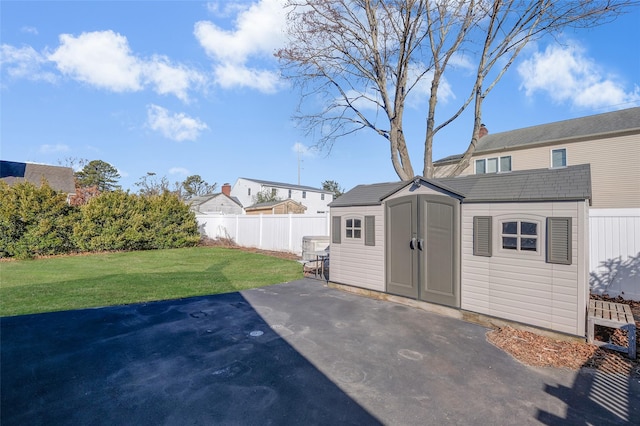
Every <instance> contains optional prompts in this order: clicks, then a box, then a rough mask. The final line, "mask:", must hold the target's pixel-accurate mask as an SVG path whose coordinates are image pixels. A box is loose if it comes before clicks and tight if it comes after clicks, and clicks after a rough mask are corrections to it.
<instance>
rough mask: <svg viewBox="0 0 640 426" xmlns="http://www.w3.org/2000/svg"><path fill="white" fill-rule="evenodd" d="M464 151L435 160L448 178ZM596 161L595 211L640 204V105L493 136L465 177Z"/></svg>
mask: <svg viewBox="0 0 640 426" xmlns="http://www.w3.org/2000/svg"><path fill="white" fill-rule="evenodd" d="M460 158H462V155H452V156H450V157H447V158H443V159H441V160H438V161H434V163H433V165H434V168H435V174H434V176H435V177H445V176H447V175H448V173H449V172H450V171H451V170H452V169H453V168H454V167H455V165H456V164H457V163H458V161H459V160H460ZM576 164H590V165H591V185H592V190H593V198H592V200H591V208H592V209H611V208H614V209H621V208H640V184H639V182H640V107H638V108H629V109H624V110H620V111H614V112H609V113H605V114H598V115H592V116H588V117H581V118H576V119H572V120H565V121H558V122H555V123H549V124H543V125H539V126H533V127H527V128H524V129H517V130H511V131H508V132H502V133H495V134H487V135H485V136H482V137H481V138H480V139H479V140H478V143H477V146H476V151H475V153H474V154H473V157H472V159H471V162H470V163H469V166H468V167H467V168H466V169H465V170H463V171H462V173H461V174H460V175H461V176H465V175H472V174H484V173H508V172H510V171H517V170H530V169H540V168H557V167H566V166H571V165H576Z"/></svg>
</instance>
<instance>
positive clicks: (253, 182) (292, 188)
mask: <svg viewBox="0 0 640 426" xmlns="http://www.w3.org/2000/svg"><path fill="white" fill-rule="evenodd" d="M264 191H267V192H268V193H269V194H271V195H273V196H275V197H277V198H278V200H293V201H295V202H297V203H299V204H302V205H303V206H304V207H306V211H305V213H306V214H322V213H327V212H328V211H329V207H328V204H329V203H330V202H331V201H333V193H332V192H330V191H325V190H323V189H319V188H313V187H310V186H302V185H292V184H288V183H281V182H272V181H267V180H259V179H248V178H238V180H237V181H236V183H235V184H234V185H233V188H231V195H232V196H234V197H236V198H237V199H238V200H239V201H240V203H242V206H243V207H244V208H245V209H246V208H247V207H250V206H253V205H254V204H255V197H256V195H257V194H258V193H260V192H264Z"/></svg>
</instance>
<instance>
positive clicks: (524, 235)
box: [501, 220, 539, 252]
mask: <svg viewBox="0 0 640 426" xmlns="http://www.w3.org/2000/svg"><path fill="white" fill-rule="evenodd" d="M538 228H539V226H538V223H536V222H527V221H524V220H514V221H506V222H502V234H501V238H502V248H503V249H505V250H514V251H534V252H535V251H538Z"/></svg>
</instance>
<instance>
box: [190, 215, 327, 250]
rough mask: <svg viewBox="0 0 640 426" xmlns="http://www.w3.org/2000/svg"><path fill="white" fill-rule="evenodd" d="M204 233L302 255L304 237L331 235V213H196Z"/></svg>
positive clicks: (237, 242) (258, 246)
mask: <svg viewBox="0 0 640 426" xmlns="http://www.w3.org/2000/svg"><path fill="white" fill-rule="evenodd" d="M196 219H197V221H198V225H199V227H200V233H201V234H202V235H206V236H207V237H209V238H213V239H215V238H232V239H233V241H235V242H236V244H238V245H240V246H245V247H256V248H259V249H263V250H274V251H288V252H292V253H296V254H298V255H300V254H302V237H306V236H328V235H329V213H326V214H274V215H196Z"/></svg>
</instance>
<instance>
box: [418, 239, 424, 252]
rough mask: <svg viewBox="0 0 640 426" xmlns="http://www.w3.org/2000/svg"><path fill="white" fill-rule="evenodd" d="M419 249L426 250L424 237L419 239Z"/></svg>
mask: <svg viewBox="0 0 640 426" xmlns="http://www.w3.org/2000/svg"><path fill="white" fill-rule="evenodd" d="M418 250H420V251H422V250H424V240H423V239H422V238H420V239H419V240H418Z"/></svg>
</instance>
